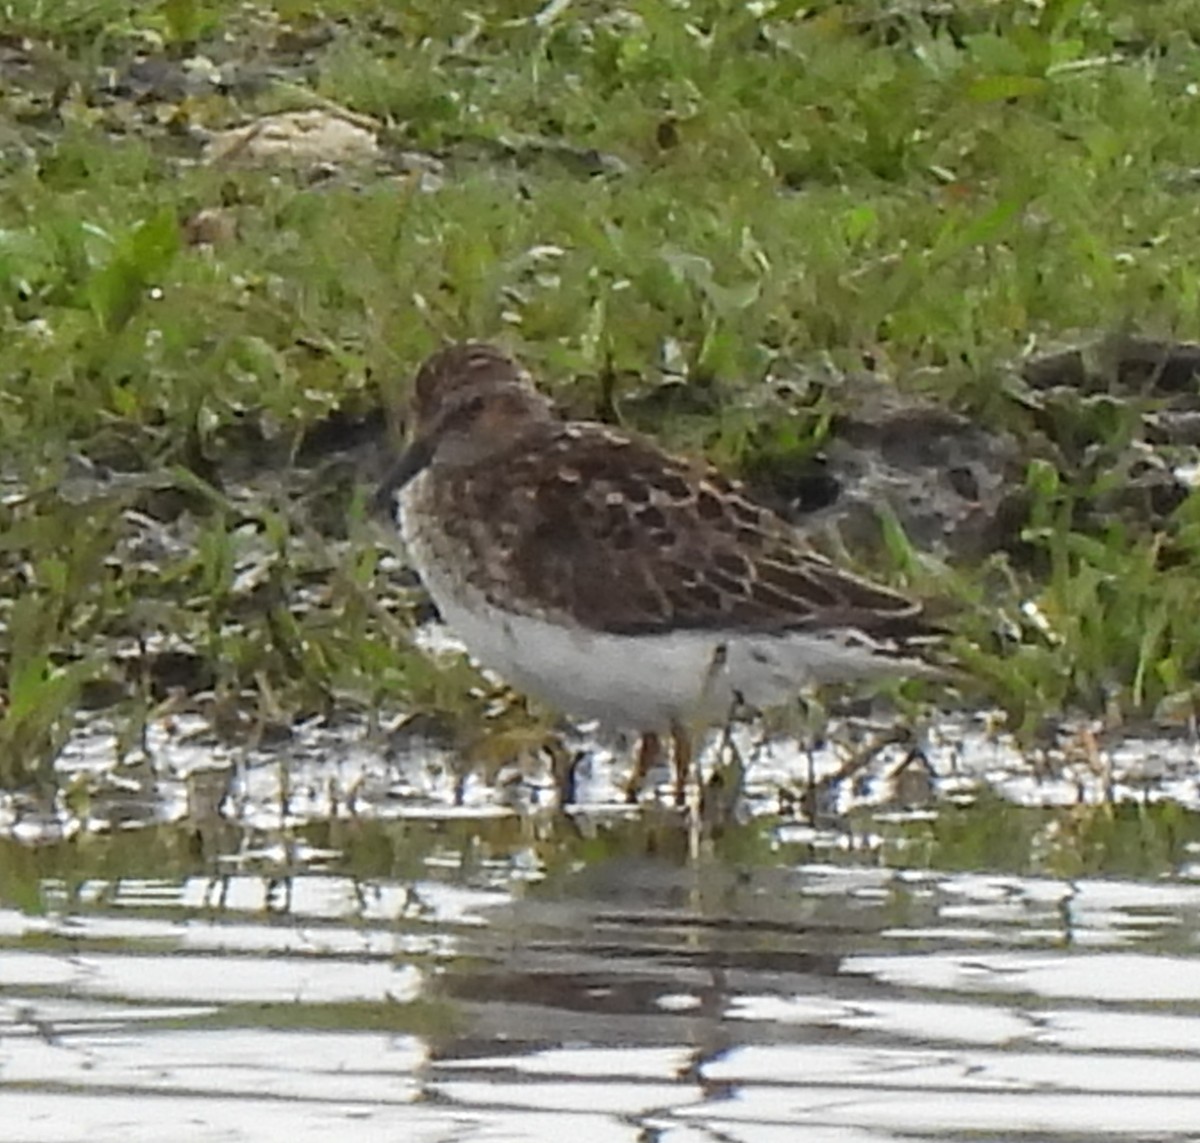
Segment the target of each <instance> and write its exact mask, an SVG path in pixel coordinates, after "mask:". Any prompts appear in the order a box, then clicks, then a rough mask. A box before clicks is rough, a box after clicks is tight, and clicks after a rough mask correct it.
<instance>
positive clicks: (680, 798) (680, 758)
mask: <svg viewBox="0 0 1200 1143" xmlns="http://www.w3.org/2000/svg"><path fill="white" fill-rule="evenodd" d="M671 755H672V761H673V762H674V766H675V804H676V805H677V806H682V805H683V804H684V802H685V801H686V799H687V784H688V779H689V778H690V777H691V776H692V764H693V762H694V758H693V755H692V739H691V735H689V734H688V732H687V729H686V728H685V727H683V726H681V725H680V724H679V723H678V722H673V723H671Z"/></svg>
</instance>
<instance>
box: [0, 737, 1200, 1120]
mask: <svg viewBox="0 0 1200 1143" xmlns="http://www.w3.org/2000/svg"><path fill="white" fill-rule="evenodd" d="M189 757H190V756H189ZM780 757H781V756H777V757H776V759H775V761H776V762H777V763H779V764H780V765H782V763H781V762H780ZM76 761H77V763H78V764H79V765H80V766H82V765H84V763H83V762H82V761H80V759H79V758H77V759H76ZM194 761H195V763H196V766H195V770H194V772H188V770H187V766H183V767H182V768H181V769H177V770H174V771H172V773H171V774H170V775H169V776H168V777H167V780H166V785H165V787H164V788H165V789H166V791H167V796H165V797H164V798H163V799H162V800H161V801H159V802H158V803H157V809H155V810H154V812H151V813H145V814H143V815H141V817H139V818H137V819H136V821H135V820H134V818H132V817H130V816H129V815H121V814H118V815H116V821H114V822H111V823H110V825H112V826H114V827H116V828H110V829H108V830H107V832H103V833H98V832H96V823H97V822H98V821H99V820H100V818H99V816H98V815H99V814H100V812H101V810H102V809H103V807H102V806H101V804H100V802H99V801H97V800H93V801H92V802H90V803H89V805H88V806H87V807H86V809H87V811H88V813H87V814H79V813H77V812H75V810H74V809H68V808H67V806H66V804H65V803H64V804H61V805H59V806H58V808H57V809H53V808H51V807H47V806H45V805H43V806H40V807H38V808H37V814H33V813H30V814H29V815H27V816H26V818H25V820H26V822H35V823H36V821H38V820H40V821H43V822H44V821H46V820H50V819H53V820H55V821H59V822H60V823H61V822H74V827H73V828H71V829H66V828H62V829H59V830H58V832H57V833H56V832H55V830H52V829H47V830H46V831H45V832H44V833H42V834H41V835H40V840H41V841H42V843H43V844H41V845H40V846H36V847H30V846H28V845H23V844H21V843H19V842H17V841H14V840H11V839H10V840H7V841H0V901H2V902H3V907H0V1092H2V1094H3V1101H4V1111H5V1122H6V1128H5V1137H6V1138H10V1137H11V1138H14V1139H21V1140H56V1141H57V1140H75V1139H78V1140H83V1139H87V1140H88V1141H89V1143H94V1141H96V1140H106V1139H113V1140H116V1139H120V1140H140V1139H144V1140H156V1141H158V1140H162V1139H166V1138H170V1139H173V1140H225V1139H229V1140H234V1139H247V1140H275V1139H279V1140H286V1141H287V1143H297V1141H303V1140H306V1139H321V1140H322V1141H327V1140H329V1139H331V1138H343V1137H349V1136H352V1137H353V1138H355V1139H356V1140H374V1139H379V1140H384V1139H388V1140H395V1139H405V1140H408V1139H415V1140H445V1141H447V1143H449V1141H454V1143H461V1141H468V1143H470V1141H476V1140H478V1141H484V1140H487V1141H497V1140H552V1141H553V1143H561V1141H562V1139H563V1137H564V1133H567V1132H569V1133H572V1134H573V1135H574V1136H575V1137H577V1138H578V1139H579V1140H580V1141H581V1143H582V1141H583V1140H587V1141H588V1143H591V1141H592V1140H608V1139H612V1140H622V1141H628V1143H635V1141H637V1143H643V1141H648V1140H654V1141H656V1143H696V1141H701V1140H704V1141H711V1143H716V1141H718V1140H719V1141H722V1143H728V1141H730V1140H746V1141H747V1143H750V1141H754V1143H760V1141H768V1143H769V1141H772V1140H780V1141H782V1140H785V1139H787V1140H794V1139H798V1138H800V1139H804V1140H805V1141H813V1140H815V1141H818V1143H822V1141H824V1143H867V1141H870V1143H880V1141H883V1140H900V1139H904V1140H912V1139H938V1140H947V1139H964V1140H965V1139H978V1138H980V1137H986V1138H988V1139H1012V1140H1014V1141H1015V1140H1018V1139H1019V1140H1021V1141H1022V1143H1029V1141H1031V1140H1056V1141H1066V1140H1072V1141H1075V1140H1080V1139H1088V1140H1093V1139H1099V1138H1126V1139H1139V1140H1140V1139H1146V1138H1154V1139H1156V1140H1158V1139H1178V1140H1183V1139H1189V1138H1195V1137H1196V1136H1195V1132H1196V1125H1197V1124H1200V956H1197V937H1198V934H1200V884H1198V883H1197V882H1196V881H1195V880H1194V879H1193V870H1194V868H1195V863H1196V854H1197V852H1198V851H1200V821H1197V819H1196V816H1195V814H1194V813H1192V812H1191V811H1190V810H1188V809H1187V808H1186V807H1184V806H1183V805H1181V804H1180V803H1179V802H1178V801H1168V800H1165V799H1147V798H1145V797H1138V798H1132V797H1131V798H1129V799H1128V800H1126V801H1125V802H1123V803H1117V804H1114V803H1111V802H1106V801H1096V802H1094V801H1089V800H1088V799H1087V798H1083V799H1082V800H1080V799H1076V800H1075V801H1074V802H1072V803H1070V804H1065V805H1060V804H1059V803H1060V802H1061V801H1062V799H1061V798H1060V796H1059V795H1061V794H1062V787H1061V783H1059V782H1058V780H1057V779H1056V780H1055V782H1054V783H1051V785H1052V787H1053V790H1052V796H1050V797H1048V798H1047V799H1045V800H1044V801H1043V802H1042V803H1040V804H1038V805H1036V806H1025V805H1022V804H1020V802H1021V801H1022V800H1023V799H1022V798H1021V797H1017V796H1015V793H1014V792H1016V793H1019V792H1020V791H1021V790H1024V789H1025V787H1024V786H1023V785H1021V784H1020V783H1017V782H1016V780H1015V778H1014V777H1013V775H1012V774H1008V775H1007V776H1004V775H1000V774H998V773H993V777H994V778H995V783H991V782H990V781H989V782H986V783H985V782H982V781H981V779H980V778H979V773H980V769H977V770H976V771H975V773H974V777H972V776H971V774H970V773H968V772H967V770H966V769H965V768H964V766H962V765H958V764H956V765H955V766H954V767H947V766H946V764H945V762H944V760H942V761H940V762H937V764H936V765H935V767H934V769H933V770H932V771H931V774H934V775H935V779H931V781H932V782H933V785H932V787H931V788H930V789H929V790H928V791H927V793H928V794H929V795H930V798H931V799H932V800H927V799H925V798H924V795H923V797H922V804H920V805H907V806H906V805H901V804H898V803H897V800H896V798H895V797H894V787H889V786H888V784H887V783H886V782H882V781H879V782H876V781H875V780H874V779H873V778H871V776H870V775H869V774H868V775H866V776H863V775H859V776H856V779H855V782H854V783H852V785H853V789H852V790H849V791H846V790H840V789H839V790H834V789H832V788H831V789H830V791H829V793H830V794H831V795H836V798H835V799H834V800H836V801H837V805H836V807H835V808H834V809H833V810H831V811H830V812H831V813H832V814H833V817H832V818H831V820H830V821H828V822H824V823H822V824H821V825H820V826H819V827H814V826H813V824H812V823H811V822H810V821H807V820H805V819H803V818H802V817H799V816H797V815H795V814H788V813H783V814H779V813H776V814H775V815H774V816H770V815H769V814H768V812H767V811H768V810H769V809H771V807H772V806H775V807H778V802H779V797H778V791H779V789H781V788H782V784H783V783H784V777H783V775H782V772H780V773H777V774H776V775H775V779H774V781H775V782H776V785H775V787H774V789H775V791H776V793H775V794H773V795H768V794H767V793H766V792H765V791H766V790H767V788H768V785H769V782H768V776H769V774H770V767H771V762H770V759H767V760H766V761H765V763H764V766H763V767H760V768H759V769H758V770H756V771H755V781H756V782H758V783H760V786H759V787H758V792H757V793H756V792H755V791H754V790H752V791H751V794H750V805H751V807H752V809H753V810H754V812H753V813H752V814H751V815H750V817H749V820H748V821H747V822H746V823H745V824H743V825H739V826H729V827H728V828H726V829H724V830H723V831H720V832H718V833H715V834H714V835H713V836H712V837H710V838H706V839H705V843H704V845H703V846H701V848H700V852H699V853H698V854H696V853H694V852H692V853H689V845H688V838H687V836H686V832H685V831H683V830H681V828H680V822H679V819H678V817H677V816H676V815H675V814H674V813H673V812H672V811H667V810H661V811H660V810H655V809H654V808H652V807H647V808H643V809H642V810H641V811H638V812H636V813H635V812H632V811H630V810H629V809H627V808H625V807H622V806H618V805H614V804H613V803H612V802H611V800H610V801H608V802H604V801H603V800H601V801H597V802H593V804H591V805H589V806H587V807H584V808H580V809H578V810H576V811H575V812H573V813H571V814H569V815H564V814H554V813H548V812H542V811H537V810H536V808H534V809H532V810H531V809H530V808H529V807H526V808H525V811H524V812H516V811H515V809H514V807H513V806H512V805H511V804H508V803H506V802H505V801H504V799H503V798H501V797H498V796H497V795H496V792H495V790H493V791H492V792H491V794H490V795H486V796H485V793H484V792H483V791H482V790H479V789H475V788H473V787H471V786H470V784H469V783H468V784H467V785H465V786H464V785H463V783H462V782H461V781H459V780H457V779H456V780H455V781H451V780H450V778H446V779H445V781H442V779H440V778H437V775H438V774H443V776H444V775H446V774H448V773H449V771H442V770H439V769H438V767H437V765H434V766H433V767H432V769H431V770H430V774H431V775H432V777H431V778H430V780H429V781H425V782H422V781H420V780H419V778H418V776H417V775H416V774H415V772H414V771H412V770H411V769H407V770H406V769H404V768H403V767H401V769H400V771H397V770H396V769H394V768H393V769H392V770H389V769H388V766H387V765H386V764H383V763H381V762H380V759H379V757H378V756H377V755H375V756H372V755H370V754H369V752H366V751H360V750H357V749H356V748H348V749H346V750H345V751H344V752H343V753H342V754H340V755H339V756H338V757H337V758H336V759H335V760H333V761H331V760H330V759H329V758H328V757H326V758H325V759H324V769H322V760H321V758H319V757H317V756H316V755H315V754H314V756H313V757H311V758H307V759H300V760H299V761H298V762H297V764H296V766H295V767H294V768H293V769H292V770H290V771H288V772H287V773H286V774H284V773H281V770H280V766H279V764H278V763H277V762H274V761H270V760H267V761H263V762H262V763H261V764H259V765H245V764H244V760H243V763H239V764H238V765H237V766H230V767H228V768H227V769H226V770H224V771H222V770H220V769H219V768H214V766H213V758H212V757H208V758H206V759H202V758H201V756H200V755H199V754H197V755H195V757H194ZM995 762H996V756H995V755H994V754H992V755H988V756H987V758H986V759H985V760H984V762H983V763H981V769H984V770H986V769H987V768H989V767H993V764H994V763H995ZM90 764H91V763H88V765H90ZM938 773H940V774H941V775H942V777H940V778H936V774H938ZM214 775H215V777H214ZM460 777H461V776H460ZM789 780H790V779H789ZM1173 780H1174V781H1177V782H1184V781H1185V779H1184V777H1183V775H1182V773H1177V774H1175V777H1174V778H1173ZM589 781H594V782H595V783H598V787H596V788H604V789H607V788H608V787H609V786H611V787H612V788H614V789H615V788H617V787H616V784H614V783H611V782H609V783H608V785H607V786H606V785H605V784H604V783H605V781H606V780H605V779H603V776H602V775H601V774H600V773H599V771H598V770H597V772H596V774H594V775H593V776H592V777H590V778H589V777H588V775H586V774H585V775H584V776H583V783H582V785H583V788H585V789H586V788H587V783H588V782H589ZM1005 782H1009V783H1010V785H1009V793H1010V794H1014V796H1001V795H1000V794H998V793H997V791H999V790H1000V788H1001V787H1003V786H1004V784H1005ZM151 785H152V784H151ZM147 788H148V786H147V785H146V784H142V785H139V786H137V789H136V798H135V801H136V803H137V804H138V805H144V804H145V802H146V790H147ZM197 791H199V793H198V792H197ZM205 791H206V793H205ZM201 794H204V796H200V795H201ZM756 798H757V801H755V799H756ZM118 803H119V799H115V798H114V802H113V804H114V805H116V804H118ZM14 804H15V803H14ZM204 807H207V808H206V809H205V808H204ZM37 815H41V817H40V818H38V817H37ZM89 815H90V816H89ZM756 815H757V816H756ZM118 823H119V827H118ZM135 825H137V827H138V828H133V827H134V826H135ZM10 832H11V833H13V834H15V833H16V832H17V831H15V830H14V831H10ZM26 836H28V832H27V835H26ZM56 837H57V838H60V839H62V838H65V840H54V839H55V838H56ZM14 1124H15V1125H19V1127H18V1128H16V1129H14V1130H15V1133H14V1130H10V1127H9V1125H14Z"/></svg>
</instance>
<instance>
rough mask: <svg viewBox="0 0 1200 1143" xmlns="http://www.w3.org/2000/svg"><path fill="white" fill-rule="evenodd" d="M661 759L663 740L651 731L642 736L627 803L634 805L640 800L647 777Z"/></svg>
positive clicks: (626, 797)
mask: <svg viewBox="0 0 1200 1143" xmlns="http://www.w3.org/2000/svg"><path fill="white" fill-rule="evenodd" d="M661 757H662V739H661V738H659V736H658V735H657V734H655V733H654V731H653V730H649V731H647V732H646V733H645V734H643V735H642V740H641V741H640V742H639V743H638V752H637V759H636V761H635V762H634V766H633V776H632V777H631V778H630V779H629V784H628V785H627V786H626V787H625V800H626V801H627V802H630V803H632V802H636V801H637V800H638V795H639V794H640V793H641V792H642V786H643V785H645V782H646V775H647V774H649V773H650V771H651V770H653V769H654V767H655V766H657V765H658V760H659V759H660V758H661Z"/></svg>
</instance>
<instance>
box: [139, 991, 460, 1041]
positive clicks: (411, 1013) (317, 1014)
mask: <svg viewBox="0 0 1200 1143" xmlns="http://www.w3.org/2000/svg"><path fill="white" fill-rule="evenodd" d="M154 1026H155V1027H156V1028H186V1029H200V1028H257V1029H259V1030H262V1031H281V1032H288V1031H309V1032H403V1033H407V1034H408V1035H410V1036H420V1037H422V1038H424V1039H427V1040H431V1041H433V1042H437V1041H439V1040H441V1039H442V1038H443V1037H448V1036H454V1035H456V1034H457V1033H459V1032H461V1030H462V1027H463V1021H462V1019H461V1018H460V1017H459V1015H458V1013H457V1011H456V1009H455V1008H454V1006H453V1005H452V1004H447V1003H444V1002H442V1001H438V1000H409V1001H404V1002H403V1003H400V1002H396V1001H390V1002H385V1003H380V1002H379V1001H375V1000H362V1001H357V1002H353V1003H345V1004H300V1003H296V1004H222V1005H221V1007H220V1009H219V1010H217V1011H214V1012H211V1013H206V1014H205V1015H202V1016H185V1017H182V1018H178V1019H167V1020H156V1021H154Z"/></svg>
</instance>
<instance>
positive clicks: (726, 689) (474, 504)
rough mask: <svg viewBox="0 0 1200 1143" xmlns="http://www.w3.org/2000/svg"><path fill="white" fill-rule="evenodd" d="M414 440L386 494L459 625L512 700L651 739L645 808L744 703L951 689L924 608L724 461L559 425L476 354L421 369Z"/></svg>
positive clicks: (547, 407)
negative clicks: (659, 785) (656, 777)
mask: <svg viewBox="0 0 1200 1143" xmlns="http://www.w3.org/2000/svg"><path fill="white" fill-rule="evenodd" d="M412 421H413V436H412V439H411V442H410V444H409V446H408V448H407V450H406V451H405V452H404V454H403V455H402V456H401V458H400V459H399V461H398V462H397V463H396V465H395V467H394V468H393V469H392V471H391V472H390V473H389V474H388V476H387V478H386V480H385V481H384V483H383V485H382V487H381V488H380V490H379V493H378V497H377V500H378V502H379V503H381V504H383V505H385V506H386V507H387V508H388V509H390V510H391V511H393V512H395V514H396V516H397V519H398V522H399V525H400V531H401V533H402V536H403V540H404V544H405V547H406V548H407V552H408V555H409V557H410V559H411V561H412V563H413V565H414V566H415V567H416V569H417V571H418V572H419V573H420V575H421V578H422V580H423V581H424V583H425V586H426V588H427V589H428V591H429V593H430V595H431V596H432V597H433V600H434V602H435V603H436V604H437V606H438V609H439V610H440V612H441V614H442V617H443V618H444V619H445V621H446V622H447V623H448V624H449V625H450V627H451V628H452V629H453V630H454V631H455V632H456V633H457V634H458V636H459V637H460V638H461V639H462V641H463V643H464V644H465V645H466V647H467V649H468V650H469V651H470V653H471V654H472V655H473V656H474V657H475V658H476V659H477V660H478V661H479V662H480V663H481V664H482V665H483V666H485V667H488V668H490V669H492V670H494V671H496V672H497V673H498V674H500V675H501V676H502V677H503V678H504V679H505V680H506V681H508V682H509V683H511V684H512V685H513V686H515V687H518V688H520V689H521V690H523V691H525V692H527V693H528V694H530V695H532V696H533V697H535V698H538V699H540V700H541V701H543V702H545V703H547V704H549V705H551V706H552V707H554V708H557V709H558V710H559V711H561V712H563V713H567V714H571V715H575V716H578V717H581V718H588V719H597V720H599V721H601V722H602V723H604V724H607V725H609V726H612V727H616V728H623V729H627V730H633V731H638V732H641V733H642V735H643V739H642V751H641V755H640V758H639V762H638V766H637V773H636V774H635V778H634V781H633V784H632V786H631V788H630V792H631V796H636V792H637V789H638V788H639V787H640V784H641V781H642V779H643V778H644V776H645V773H646V771H647V770H648V768H649V766H650V765H651V764H652V763H653V762H654V761H655V760H656V759H657V758H658V756H659V755H660V753H661V750H662V745H661V744H662V736H664V735H668V734H669V735H670V736H671V738H672V740H673V743H674V746H675V759H674V760H675V768H676V769H675V772H676V794H677V796H680V795H681V791H682V788H683V785H682V784H683V781H684V779H685V777H686V774H687V771H688V769H689V767H690V765H691V736H692V734H693V733H694V732H695V731H696V730H698V729H700V728H702V727H704V726H707V725H711V724H713V723H715V722H718V721H720V720H722V719H724V718H726V717H728V716H729V714H730V712H731V710H733V709H735V708H736V707H737V706H738V705H739V704H745V705H746V706H749V707H753V708H767V707H771V706H775V705H779V704H782V703H784V702H786V701H788V700H789V699H791V698H793V697H794V696H795V695H796V694H797V693H798V692H799V691H800V690H802V689H803V688H804V687H805V686H808V685H811V684H819V683H829V682H839V681H850V680H853V679H859V678H875V677H881V676H887V675H905V674H922V675H928V674H936V673H938V672H937V671H936V668H931V667H930V666H929V664H928V663H927V661H925V660H924V659H923V658H922V657H921V649H922V646H923V642H924V641H925V640H927V638H928V636H929V634H930V630H931V629H930V627H929V625H928V624H927V623H926V621H925V619H924V617H923V615H922V608H921V605H920V604H919V603H916V602H914V601H912V600H910V599H908V598H906V597H904V596H902V595H899V594H897V593H896V592H894V591H892V590H890V589H888V588H886V587H883V586H880V585H878V584H875V583H871V582H869V581H868V580H865V579H862V578H860V577H859V576H857V575H854V574H852V573H850V572H848V571H846V570H843V569H841V568H839V567H837V566H835V565H834V564H833V563H831V562H830V561H829V560H828V559H826V558H825V557H824V556H822V555H820V554H818V553H817V552H816V551H814V550H813V549H812V548H811V547H810V546H809V545H808V544H807V543H806V542H805V540H804V539H803V538H802V536H801V535H800V534H799V533H798V532H797V530H796V529H794V528H793V527H792V526H791V525H789V524H788V523H787V522H786V521H784V520H783V519H782V518H781V517H779V516H778V515H776V514H775V513H774V512H772V511H771V510H770V509H768V508H765V507H763V506H761V505H759V504H756V503H755V502H754V501H753V500H752V499H751V498H750V497H749V496H748V495H747V494H746V492H745V490H744V489H743V488H742V487H741V486H740V485H739V484H738V483H737V482H735V481H733V480H730V479H729V478H727V477H725V476H724V475H722V474H721V473H720V472H719V471H717V470H716V469H715V468H713V467H712V466H711V465H710V464H708V463H706V462H704V461H701V460H694V459H686V458H682V457H676V456H672V455H669V454H668V453H666V452H664V451H662V450H661V449H659V448H658V447H657V446H656V445H655V444H654V443H653V442H651V441H648V440H646V439H644V438H642V437H638V436H635V435H632V434H629V433H625V432H622V431H618V430H617V429H614V428H611V427H609V426H607V425H603V424H599V423H595V422H590V421H570V420H563V419H561V418H560V417H558V416H557V415H556V413H555V412H554V409H553V407H552V405H551V403H550V401H549V400H548V398H546V397H545V396H543V395H542V394H541V393H539V392H538V390H537V389H536V388H535V387H534V385H533V382H532V379H531V378H530V376H529V375H528V373H526V372H525V370H523V369H522V368H521V367H520V366H519V365H518V364H517V363H516V362H515V361H514V360H513V359H512V358H511V357H509V356H508V355H507V354H505V353H504V352H502V351H501V350H499V349H497V348H495V347H494V346H491V345H487V344H484V343H479V342H467V343H462V344H457V345H452V346H450V347H448V348H445V349H442V350H440V351H439V352H437V353H435V354H433V356H432V357H430V358H429V359H428V360H427V361H426V362H425V363H424V365H422V366H421V369H420V371H419V372H418V373H417V377H416V382H415V392H414V397H413V404H412Z"/></svg>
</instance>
